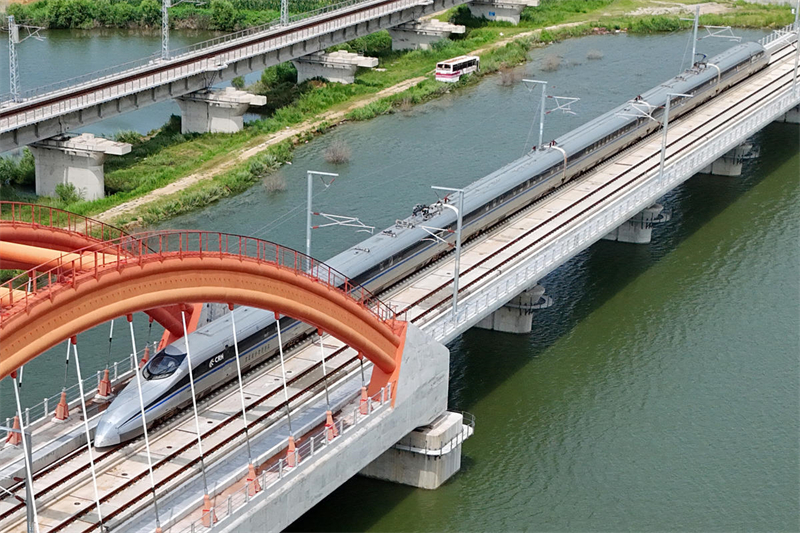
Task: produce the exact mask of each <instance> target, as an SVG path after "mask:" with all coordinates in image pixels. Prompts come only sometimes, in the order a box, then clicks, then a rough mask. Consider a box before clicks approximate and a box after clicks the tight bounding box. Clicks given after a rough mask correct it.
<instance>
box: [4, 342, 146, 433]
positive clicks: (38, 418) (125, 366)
mask: <svg viewBox="0 0 800 533" xmlns="http://www.w3.org/2000/svg"><path fill="white" fill-rule="evenodd" d="M156 346H158V343H156V342H154V343H153V347H152V352H151V354H155V349H156ZM143 356H144V349H143V350H141V351H139V353H137V354H136V355H135V356H134V355H133V354H130V355H128V357H126V358H124V359H122V360H121V361H116V362H115V363H113V364H112V365H111V366H109V367H108V379H109V381H110V382H111V385H112V387H113V386H114V385H116V384H118V383H120V382H123V381H125V380H127V379H129V378H131V377H133V374H134V372H133V369H134V366H133V365H135V364H138V361H140V360H141V358H142V357H143ZM104 373H105V369H103V370H98V371H97V375H96V376H95V375H89V377H86V378H84V379H83V389H84V393H85V396H84V399H85V400H87V401H88V400H90V399H92V398H94V396H95V395H96V394H97V387H98V386H99V385H100V380H101V379H103V374H104ZM65 392H66V393H67V404H68V405H70V407H73V403H77V402H78V400H79V399H80V387H78V383H77V382H76V383H75V384H73V385H70V386H69V387H67V388H66V389H65ZM59 401H61V391H59V392H58V393H56V394H54V395H53V396H49V397H47V398H45V399H43V400H42V401H41V402H39V403H37V404H35V405H32V406H31V407H26V408H25V410H24V411H23V415H22V416H23V421H24V423H25V428H26V430H27V429H36V428H37V427H38V426H39V425H40V424H41V423H44V422H47V421H49V420H50V419H51V418H52V417H53V415H54V414H55V412H56V406H57V405H58V402H59ZM11 420H12V419H11V418H10V417H9V418H6V426H7V427H11V423H9V422H11Z"/></svg>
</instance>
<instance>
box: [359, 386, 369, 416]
mask: <svg viewBox="0 0 800 533" xmlns="http://www.w3.org/2000/svg"><path fill="white" fill-rule="evenodd" d="M358 411H359V412H360V413H361V414H362V415H365V414H367V413H369V400H368V399H367V388H366V387H361V401H360V402H359V403H358Z"/></svg>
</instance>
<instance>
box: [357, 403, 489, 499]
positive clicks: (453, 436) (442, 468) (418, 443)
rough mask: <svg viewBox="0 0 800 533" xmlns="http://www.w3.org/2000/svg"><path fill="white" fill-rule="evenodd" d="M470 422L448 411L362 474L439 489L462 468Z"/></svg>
mask: <svg viewBox="0 0 800 533" xmlns="http://www.w3.org/2000/svg"><path fill="white" fill-rule="evenodd" d="M467 416H470V415H467ZM470 422H471V420H465V419H464V414H462V413H453V412H450V411H446V412H444V413H443V414H441V415H439V416H438V417H437V418H436V420H434V421H433V422H431V423H430V424H428V425H427V426H423V427H418V428H416V429H415V430H414V431H412V432H411V433H409V434H408V435H406V436H405V437H403V438H402V439H400V442H398V443H397V444H395V445H394V446H393V447H392V448H389V449H388V450H386V451H385V452H383V454H381V456H380V457H378V458H377V459H375V460H374V461H372V462H371V463H370V464H369V465H367V466H366V468H364V469H362V470H361V472H359V473H360V474H361V475H362V476H365V477H371V478H376V479H381V480H384V481H391V482H393V483H401V484H403V485H411V486H412V487H417V488H421V489H429V490H433V489H438V488H439V487H440V486H441V485H442V484H443V483H444V482H445V481H447V480H448V479H450V478H451V477H452V476H453V475H454V474H455V473H456V472H458V471H459V470H460V469H461V444H462V443H463V442H464V440H466V439H467V438H469V437H470V436H472V431H473V429H474V428H473V425H472V424H471V423H470Z"/></svg>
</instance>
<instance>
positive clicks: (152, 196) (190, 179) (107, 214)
mask: <svg viewBox="0 0 800 533" xmlns="http://www.w3.org/2000/svg"><path fill="white" fill-rule="evenodd" d="M670 5H672V6H678V5H682V4H670ZM700 5H701V6H719V4H714V3H710V4H700ZM668 9H675V7H670V8H668ZM712 9H713V8H712ZM701 11H702V9H701ZM712 12H713V11H712ZM583 24H586V22H568V23H564V24H557V25H555V26H548V27H546V28H543V29H544V30H548V31H555V30H559V29H562V28H570V27H575V26H581V25H583ZM541 32H542V29H536V30H532V31H528V32H522V33H515V34H513V35H509V36H508V37H507V38H505V39H501V40H499V41H496V42H494V43H492V44H489V45H486V46H484V47H482V48H478V49H477V50H473V51H472V52H470V54H471V55H478V54H482V53H485V52H487V51H489V50H493V49H495V48H499V47H501V46H505V45H506V44H508V43H510V42H512V41H514V40H517V39H521V38H524V37H532V36H536V35H539V34H540V33H541ZM425 79H426V77H425V76H420V77H417V78H411V79H409V80H406V81H403V82H400V83H398V84H397V85H393V86H392V87H388V88H386V89H384V90H382V91H380V92H378V93H375V94H374V95H372V96H367V97H364V98H360V99H358V100H355V101H354V102H352V103H351V104H350V105H348V106H347V107H345V108H342V109H337V110H332V111H327V112H325V113H323V114H321V115H319V116H318V117H317V118H315V119H314V120H308V121H305V122H302V123H301V124H298V125H297V126H294V127H291V128H286V129H284V130H282V131H279V132H275V133H272V134H270V135H268V136H267V137H266V138H259V139H254V140H252V141H250V142H249V143H248V144H247V145H246V146H245V147H244V148H242V149H241V150H239V151H238V152H236V153H235V154H234V155H233V157H228V155H227V154H226V155H222V156H219V157H218V158H216V159H215V160H214V161H212V162H209V163H207V164H205V165H204V167H205V168H204V169H203V170H201V171H198V172H195V173H194V174H191V175H189V176H186V177H185V178H181V179H179V180H176V181H174V182H172V183H170V184H169V185H166V186H164V187H162V188H160V189H156V190H154V191H151V192H149V193H147V194H145V195H144V196H141V197H139V198H136V199H135V200H131V201H129V202H125V203H122V204H119V205H118V206H115V207H112V208H110V209H108V210H106V211H104V212H103V213H100V214H99V215H97V216H95V217H94V218H95V219H97V220H100V221H102V222H106V223H112V222H113V221H114V219H116V218H117V217H119V216H122V215H129V214H131V213H133V212H134V211H136V210H137V209H138V208H140V207H142V206H144V205H146V204H148V203H150V202H153V201H155V200H158V199H159V198H164V197H165V196H169V195H172V194H176V193H178V192H180V191H182V190H184V189H186V188H188V187H191V186H192V185H194V184H195V183H198V182H200V181H203V180H208V179H212V178H213V177H214V176H218V175H220V174H222V173H223V172H226V171H228V170H230V169H231V168H233V167H234V166H236V165H237V164H238V163H240V162H242V161H245V160H247V159H249V158H251V157H253V156H254V155H256V154H258V153H259V152H261V151H263V150H265V149H266V148H268V147H269V146H272V145H275V144H278V143H280V142H282V141H284V140H286V139H291V138H293V137H297V136H299V135H302V134H304V133H306V132H310V131H315V130H316V129H317V128H319V127H320V126H321V125H322V124H323V123H325V122H328V123H332V122H338V121H340V120H342V119H344V117H345V116H346V115H347V114H348V113H350V112H351V111H353V110H355V109H358V108H361V107H365V106H368V105H369V104H371V103H373V102H376V101H378V100H380V99H381V98H385V97H387V96H391V95H393V94H397V93H401V92H403V91H405V90H406V89H409V88H411V87H413V86H415V85H417V84H419V83H420V82H422V81H423V80H425Z"/></svg>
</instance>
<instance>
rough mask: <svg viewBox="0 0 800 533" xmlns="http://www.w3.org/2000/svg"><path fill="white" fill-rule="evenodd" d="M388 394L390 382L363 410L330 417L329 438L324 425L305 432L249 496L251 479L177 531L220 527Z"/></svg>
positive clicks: (384, 402) (385, 401) (381, 406)
mask: <svg viewBox="0 0 800 533" xmlns="http://www.w3.org/2000/svg"><path fill="white" fill-rule="evenodd" d="M391 396H392V389H391V383H390V384H388V385H387V386H386V387H385V388H382V389H381V390H380V391H378V393H377V394H375V395H374V396H372V397H370V398H369V399H368V401H367V405H366V406H365V409H366V413H362V412H361V410H360V407H355V408H353V411H352V412H351V413H342V414H341V415H340V416H339V417H337V418H336V419H335V420H334V426H335V427H336V431H337V433H338V436H336V437H333V438H330V435H329V429H328V428H324V429H322V430H321V431H318V432H316V433H314V434H312V435H310V436H307V438H306V440H305V441H304V442H303V443H302V444H301V445H300V446H298V447H297V448H296V449H295V453H294V457H293V458H292V459H290V458H289V457H287V456H284V457H279V458H278V460H277V461H276V462H275V463H273V464H272V465H270V466H269V467H268V468H266V469H265V470H263V471H262V472H261V474H259V475H258V476H257V480H258V483H259V486H260V487H261V490H260V491H258V492H256V493H255V494H254V495H252V496H251V495H250V493H251V492H252V484H253V482H249V483H245V485H244V486H243V487H242V488H241V489H239V490H237V491H236V492H234V493H232V494H230V495H228V496H227V497H226V498H225V499H224V500H223V504H222V505H216V506H214V507H212V508H211V511H210V512H209V513H207V514H206V515H204V516H202V517H200V518H197V519H196V520H193V521H192V522H191V523H190V524H189V525H188V526H186V527H185V528H183V529H182V530H180V531H179V532H178V533H195V532H201V531H205V530H207V529H209V527H211V528H215V527H224V524H221V523H222V522H224V521H225V520H226V519H229V518H231V517H233V516H235V515H236V513H237V512H238V511H240V510H242V508H244V507H245V506H246V505H247V504H248V503H250V502H251V501H257V500H260V499H262V498H263V497H264V495H266V494H268V489H270V488H271V487H273V486H275V485H276V484H278V483H279V482H281V481H283V480H284V479H287V478H290V477H292V476H293V475H294V474H295V473H296V472H298V471H299V470H301V469H302V466H303V465H307V464H309V462H311V463H313V462H314V460H315V459H316V458H319V457H320V456H322V455H325V454H326V453H327V452H328V451H329V450H330V449H331V446H332V445H333V444H335V443H336V441H337V439H341V438H342V436H343V435H347V434H348V433H349V432H350V431H352V430H353V429H355V428H356V427H357V426H358V425H359V424H362V423H363V422H364V421H366V420H370V419H371V418H372V416H373V415H375V414H376V413H379V412H381V411H384V410H385V409H386V408H387V407H388V406H390V405H391ZM357 398H358V396H354V397H353V400H356V399H357ZM290 465H293V466H290ZM198 506H199V505H198ZM209 515H210V516H209ZM211 517H213V518H214V519H215V521H216V523H215V522H214V521H211ZM206 524H208V525H206Z"/></svg>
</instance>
